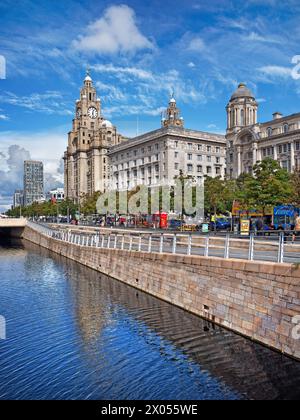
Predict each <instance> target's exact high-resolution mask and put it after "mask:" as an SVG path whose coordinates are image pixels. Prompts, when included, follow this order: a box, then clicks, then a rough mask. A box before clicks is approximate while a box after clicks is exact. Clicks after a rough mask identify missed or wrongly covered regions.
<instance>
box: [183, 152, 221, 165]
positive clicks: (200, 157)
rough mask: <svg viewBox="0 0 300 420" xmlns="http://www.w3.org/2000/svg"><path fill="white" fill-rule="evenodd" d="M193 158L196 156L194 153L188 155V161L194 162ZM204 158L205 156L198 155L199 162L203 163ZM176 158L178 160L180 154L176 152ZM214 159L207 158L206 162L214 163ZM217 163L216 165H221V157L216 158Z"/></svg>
mask: <svg viewBox="0 0 300 420" xmlns="http://www.w3.org/2000/svg"><path fill="white" fill-rule="evenodd" d="M193 157H194V155H193V154H192V153H188V155H187V160H193ZM203 157H205V156H202V155H197V160H198V162H202V160H203ZM175 158H178V152H175ZM212 158H213V157H212V156H206V161H207V162H212ZM215 161H216V163H218V164H220V163H221V158H220V157H219V156H216V157H215Z"/></svg>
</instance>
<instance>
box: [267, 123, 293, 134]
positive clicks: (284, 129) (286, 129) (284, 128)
mask: <svg viewBox="0 0 300 420" xmlns="http://www.w3.org/2000/svg"><path fill="white" fill-rule="evenodd" d="M275 130H277V132H276V134H280V133H279V132H278V128H272V127H268V128H267V136H268V137H271V136H273V133H274V131H275ZM289 131H290V126H289V124H284V125H283V126H282V129H281V133H283V134H288V132H289Z"/></svg>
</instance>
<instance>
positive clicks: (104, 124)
mask: <svg viewBox="0 0 300 420" xmlns="http://www.w3.org/2000/svg"><path fill="white" fill-rule="evenodd" d="M102 127H106V128H113V125H112V123H111V122H110V121H108V120H104V121H103V123H102Z"/></svg>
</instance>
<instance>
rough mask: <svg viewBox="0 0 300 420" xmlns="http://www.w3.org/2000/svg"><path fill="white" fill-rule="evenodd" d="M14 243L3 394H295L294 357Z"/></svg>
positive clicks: (0, 373) (6, 285)
mask: <svg viewBox="0 0 300 420" xmlns="http://www.w3.org/2000/svg"><path fill="white" fill-rule="evenodd" d="M14 252H15V251H14V250H6V251H5V250H2V254H3V253H6V254H7V253H8V254H9V255H6V260H5V261H6V263H5V264H3V258H2V259H1V251H0V268H2V267H4V271H5V276H6V280H5V279H4V280H1V286H2V287H3V289H4V293H3V294H2V295H1V297H0V313H1V311H2V307H3V309H4V310H6V311H7V312H8V313H9V314H11V317H12V318H11V326H12V327H13V328H12V329H11V331H12V330H13V333H12V336H11V339H9V340H7V342H3V343H4V344H3V343H1V342H0V349H1V353H0V398H25V397H26V398H91V399H92V398H99V399H106V398H112V399H151V398H153V399H169V398H170V399H209V398H213V399H242V398H248V399H283V398H297V397H300V395H299V394H298V392H299V391H298V390H299V389H300V388H299V385H300V363H297V362H295V361H293V360H291V359H288V358H286V357H284V356H282V355H280V354H277V353H275V352H272V351H270V350H269V349H266V348H264V347H262V346H260V345H258V344H255V343H252V342H251V341H249V340H246V339H244V338H242V337H240V336H238V335H236V334H233V333H231V332H229V331H227V330H224V329H222V328H219V327H216V326H214V325H212V324H210V323H208V322H206V321H204V320H201V319H200V318H198V317H196V316H193V315H191V314H188V313H186V312H185V311H183V310H181V309H179V308H176V307H173V306H171V305H169V304H167V303H165V302H162V301H160V300H158V299H156V298H153V297H151V296H149V295H147V294H145V293H142V292H140V291H137V290H135V289H133V288H131V287H129V286H127V285H124V284H122V283H120V282H118V281H116V280H113V279H110V278H108V277H106V276H104V275H101V274H99V273H97V272H95V271H93V270H89V269H87V268H85V267H82V266H80V265H79V264H77V263H74V262H71V261H69V260H66V259H64V258H62V257H60V256H58V255H55V254H52V253H49V252H48V251H46V250H41V249H39V248H37V247H35V246H33V245H31V244H28V243H26V250H19V251H18V252H19V257H20V260H18V262H14V261H13V258H14V256H13V255H14ZM11 258H12V260H11ZM10 260H11V261H10ZM9 262H12V266H14V268H15V269H16V265H17V267H18V268H19V269H20V268H21V271H22V276H21V279H20V278H19V280H18V281H15V279H12V278H11V274H12V266H11V265H10V267H11V268H8V264H9ZM14 271H15V270H14ZM8 278H9V280H10V282H8ZM17 286H18V288H17ZM9 294H10V295H13V297H14V298H15V299H16V301H17V302H18V308H19V307H21V308H22V307H23V309H24V310H27V314H26V316H25V317H24V318H23V319H22V317H21V314H20V311H19V310H18V309H16V310H15V311H12V307H11V305H10V304H9V303H8V302H7V298H8V295H9ZM21 294H22V298H20V296H21ZM28 305H29V306H28ZM28 323H30V328H28ZM8 325H9V323H8ZM21 329H22V331H23V336H22V338H20V337H19V335H18V333H20V330H21ZM37 341H38V343H39V344H38V349H37V346H36V345H35V343H36V342H37ZM11 355H13V356H14V360H12V358H11ZM9 368H10V371H12V373H8V372H10V371H9ZM14 372H15V374H14ZM7 374H8V379H9V386H8V387H7V386H5V383H4V382H5V378H7V376H5V375H7ZM37 378H38V379H37ZM20 381H21V385H20ZM33 381H35V382H33ZM22 383H23V385H22Z"/></svg>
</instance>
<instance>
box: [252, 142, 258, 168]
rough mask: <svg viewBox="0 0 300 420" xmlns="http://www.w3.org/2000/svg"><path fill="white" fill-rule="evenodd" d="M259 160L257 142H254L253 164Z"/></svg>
mask: <svg viewBox="0 0 300 420" xmlns="http://www.w3.org/2000/svg"><path fill="white" fill-rule="evenodd" d="M257 160H258V159H257V143H253V166H254V165H256V162H257Z"/></svg>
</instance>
